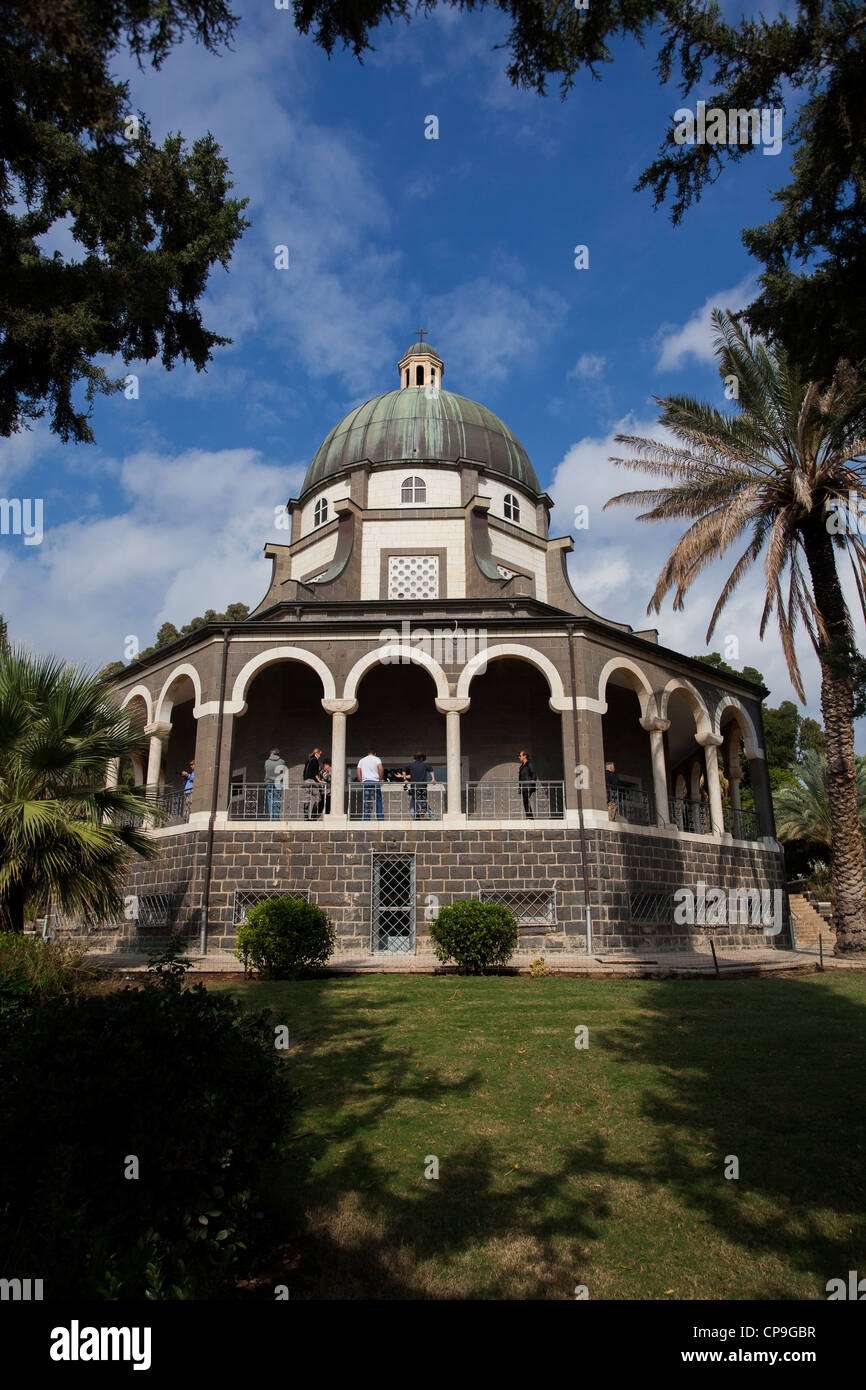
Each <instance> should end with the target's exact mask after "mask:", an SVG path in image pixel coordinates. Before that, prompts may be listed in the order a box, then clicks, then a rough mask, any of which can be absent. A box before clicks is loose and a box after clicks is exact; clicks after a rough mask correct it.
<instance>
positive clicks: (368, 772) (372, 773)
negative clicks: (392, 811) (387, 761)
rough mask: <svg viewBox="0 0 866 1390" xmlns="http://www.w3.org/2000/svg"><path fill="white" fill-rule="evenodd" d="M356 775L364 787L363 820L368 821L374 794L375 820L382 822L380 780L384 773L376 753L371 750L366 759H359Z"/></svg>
mask: <svg viewBox="0 0 866 1390" xmlns="http://www.w3.org/2000/svg"><path fill="white" fill-rule="evenodd" d="M357 775H358V781H359V782H361V783H362V785H363V787H364V820H369V819H370V807H371V805H372V803H373V796H374V794H375V797H376V819H377V820H382V818H383V817H382V778H383V777H384V776H385V772H384V769H383V767H382V763H381V760H380V758H379V755H378V753H374V752H373V750H372V748H371V749H370V751H369V753H368V754H367V756H366V758H361V760H360V762H359V763H358V774H357ZM374 788H375V793H374V790H373V789H374Z"/></svg>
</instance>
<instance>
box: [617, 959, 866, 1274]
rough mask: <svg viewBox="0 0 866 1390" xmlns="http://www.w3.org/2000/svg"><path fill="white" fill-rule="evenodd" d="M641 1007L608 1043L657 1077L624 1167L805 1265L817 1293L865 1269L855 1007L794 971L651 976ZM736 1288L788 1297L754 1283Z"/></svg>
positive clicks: (732, 1238)
mask: <svg viewBox="0 0 866 1390" xmlns="http://www.w3.org/2000/svg"><path fill="white" fill-rule="evenodd" d="M642 1007H643V1012H642V1013H641V1014H635V1015H634V1017H633V1018H632V1019H630V1020H629V1021H628V1022H627V1023H625V1024H624V1025H622V1026H620V1027H619V1028H617V1029H616V1031H615V1033H614V1035H613V1036H612V1037H610V1038H609V1039H607V1040H606V1043H605V1046H606V1048H607V1050H608V1051H609V1052H610V1053H611V1054H612V1055H613V1057H614V1058H616V1059H617V1060H618V1061H619V1062H620V1063H625V1062H629V1063H631V1064H633V1063H634V1060H635V1054H636V1052H639V1055H640V1058H641V1062H642V1064H643V1065H644V1066H645V1067H647V1068H648V1069H651V1070H652V1072H653V1074H654V1079H653V1080H652V1081H651V1082H650V1084H648V1085H647V1088H646V1089H645V1090H643V1091H642V1094H641V1100H640V1106H639V1114H641V1115H642V1116H643V1117H645V1118H646V1119H647V1120H649V1121H650V1122H651V1124H652V1126H653V1129H654V1132H655V1136H656V1137H655V1143H654V1145H653V1153H652V1156H651V1157H650V1158H648V1159H647V1160H646V1161H645V1162H644V1163H642V1164H640V1165H635V1166H634V1167H633V1168H632V1170H631V1172H628V1173H626V1174H624V1175H626V1176H630V1177H632V1178H633V1179H635V1180H637V1181H639V1182H641V1183H644V1184H646V1185H648V1186H650V1187H655V1188H658V1187H663V1188H665V1189H666V1190H667V1191H668V1192H670V1193H671V1194H673V1195H674V1196H675V1197H676V1199H677V1200H678V1201H679V1202H680V1203H681V1204H682V1205H683V1206H685V1207H688V1208H690V1209H692V1210H693V1211H695V1212H696V1213H698V1214H699V1215H700V1218H701V1219H702V1220H703V1221H704V1222H706V1223H708V1224H709V1225H710V1226H712V1227H714V1228H715V1230H716V1231H717V1232H719V1233H720V1234H721V1235H722V1236H723V1237H724V1238H725V1240H726V1241H728V1242H730V1243H731V1245H733V1246H735V1247H739V1248H740V1249H741V1250H742V1251H744V1252H748V1253H749V1255H750V1257H752V1258H756V1257H758V1256H760V1255H772V1256H775V1257H777V1258H778V1259H779V1260H780V1261H781V1262H782V1263H783V1264H784V1265H785V1266H786V1267H787V1268H789V1269H791V1270H794V1271H797V1272H799V1273H801V1274H805V1275H806V1276H807V1277H808V1282H809V1283H813V1281H814V1284H813V1286H814V1296H815V1297H824V1296H825V1285H826V1281H827V1280H828V1279H830V1278H833V1277H836V1276H839V1275H843V1276H844V1275H845V1274H846V1273H847V1271H848V1270H849V1269H855V1268H857V1267H858V1263H859V1266H860V1268H861V1269H863V1268H866V1221H864V1207H866V1200H864V1199H866V1166H864V1160H866V1103H864V1102H866V1007H864V1003H863V1002H860V1001H859V1000H858V999H856V998H852V997H850V995H849V994H847V993H846V992H845V983H844V982H843V981H841V980H840V981H839V982H838V984H837V983H836V982H835V981H834V980H833V979H832V978H831V977H828V978H827V979H826V980H816V979H815V977H813V976H809V977H803V976H797V977H791V978H786V979H751V980H740V981H724V980H722V981H713V980H708V981H689V982H678V981H665V982H658V983H656V984H654V986H653V989H652V992H651V993H650V994H648V995H647V997H645V999H644V1000H643V1001H642ZM734 1159H735V1160H736V1161H737V1163H738V1166H739V1177H737V1178H734V1177H728V1178H726V1177H725V1170H726V1168H727V1170H728V1172H733V1171H734V1164H733V1162H732V1160H734ZM627 1166H628V1165H627ZM605 1171H607V1172H608V1173H609V1172H610V1169H609V1168H606V1169H605ZM620 1171H622V1170H620ZM736 1296H738V1297H742V1298H747V1297H754V1298H776V1297H784V1296H785V1292H784V1290H782V1289H779V1288H777V1287H771V1286H767V1285H762V1284H759V1283H757V1282H756V1283H754V1284H753V1285H752V1286H751V1287H749V1288H747V1289H742V1290H741V1291H738V1293H737V1295H736ZM789 1296H790V1295H789Z"/></svg>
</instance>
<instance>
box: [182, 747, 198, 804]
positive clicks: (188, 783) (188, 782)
mask: <svg viewBox="0 0 866 1390" xmlns="http://www.w3.org/2000/svg"><path fill="white" fill-rule="evenodd" d="M180 775H181V777H182V778H183V809H184V815H188V814H189V803H190V800H191V799H192V788H193V783H194V782H195V758H190V760H189V769H188V771H186V772H182V773H181V774H180Z"/></svg>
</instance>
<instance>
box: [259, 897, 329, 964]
mask: <svg viewBox="0 0 866 1390" xmlns="http://www.w3.org/2000/svg"><path fill="white" fill-rule="evenodd" d="M335 944H336V939H335V936H334V928H333V927H332V926H331V923H330V922H329V920H328V918H327V916H326V914H325V913H324V912H323V911H322V909H321V908H320V907H317V906H316V904H315V903H308V902H306V900H305V899H304V898H288V897H286V898H264V899H263V900H262V901H261V902H259V903H256V904H255V906H254V907H251V908H250V910H249V912H248V913H247V919H246V921H245V922H242V923H241V925H240V926H239V927H238V945H237V950H236V951H235V955H236V956H238V957H239V959H240V960H242V961H243V964H244V969H245V970H246V971H249V970H250V969H254V970H257V971H258V972H259V974H260V975H261V976H262V977H263V979H266V980H292V979H297V977H298V976H299V975H303V974H304V973H305V972H306V971H309V970H315V969H316V968H317V967H318V966H322V965H325V964H326V962H327V961H328V959H329V957H330V956H331V955H332V953H333V950H334V946H335Z"/></svg>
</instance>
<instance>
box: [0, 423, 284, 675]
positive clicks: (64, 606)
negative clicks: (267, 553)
mask: <svg viewBox="0 0 866 1390" xmlns="http://www.w3.org/2000/svg"><path fill="white" fill-rule="evenodd" d="M302 476H303V474H302V470H301V469H300V468H295V469H286V468H284V467H277V466H275V465H273V464H271V463H268V462H266V461H265V460H264V459H263V458H262V457H261V455H260V454H259V453H257V451H255V450H253V449H224V450H219V451H211V452H209V451H205V450H200V449H190V450H187V451H186V452H184V453H182V454H180V455H169V454H159V453H156V452H152V451H149V452H145V451H141V452H139V453H137V454H134V455H130V456H129V457H127V458H125V459H123V460H122V462H121V463H120V466H119V479H120V488H121V492H122V495H123V498H124V506H123V509H122V510H120V511H118V512H117V513H116V514H115V515H113V516H103V517H100V518H98V519H93V520H83V521H82V520H76V521H71V522H68V523H66V524H64V525H61V526H57V527H53V528H50V529H49V530H48V531H47V532H46V536H45V539H44V541H43V544H42V545H41V546H40V547H38V548H37V547H33V548H32V549H31V551H30V553H29V554H25V553H24V551H23V547H21V548H20V549H19V550H18V551H16V552H11V562H10V563H9V564H8V565H7V570H6V574H5V575H4V579H3V591H4V604H7V607H6V613H7V617H10V618H13V621H12V626H13V629H14V630H13V631H12V632H11V637H12V639H13V640H14V641H17V642H23V643H25V644H26V645H28V646H32V647H34V648H36V649H39V650H43V651H53V652H56V653H57V654H59V655H61V656H66V657H69V658H71V659H73V660H76V661H82V662H86V663H92V664H94V665H97V666H101V665H103V664H104V663H105V662H107V661H114V660H120V659H122V658H123V642H124V639H125V638H126V637H127V636H128V635H130V634H134V635H135V636H136V637H137V638H138V640H139V644H140V646H142V647H145V646H148V645H149V644H150V642H151V641H152V640H153V637H154V635H155V633H156V630H157V628H158V627H159V626H160V624H161V623H162V622H164V621H167V620H168V621H171V622H174V623H176V624H177V625H178V626H181V625H182V624H183V623H185V622H187V621H188V620H189V619H190V618H192V617H194V616H195V615H196V614H200V613H203V612H204V610H205V609H206V608H215V609H216V610H217V611H218V612H219V611H221V610H223V609H224V608H225V607H226V605H227V604H229V603H232V602H234V601H239V602H243V603H247V604H249V605H250V606H251V607H253V606H255V605H256V604H257V603H258V602H259V601H260V600H261V599H262V597H263V596H264V593H265V591H266V589H267V586H268V581H269V578H270V568H269V565H268V564H267V562H266V561H265V560H264V559H263V556H262V550H263V547H264V545H265V544H266V543H267V542H268V541H280V540H285V537H286V533H285V532H284V531H282V532H277V531H276V530H275V528H274V508H275V507H277V506H281V505H282V504H283V503H284V502H285V500H286V498H287V497H288V496H289V495H290V493H291V492H293V491H297V487H298V485H299V484H300V481H301V478H302ZM3 554H4V555H6V556H7V558H9V552H6V551H4V552H3ZM13 615H14V617H13Z"/></svg>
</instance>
